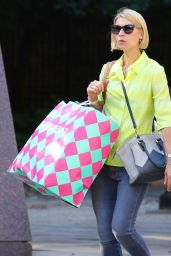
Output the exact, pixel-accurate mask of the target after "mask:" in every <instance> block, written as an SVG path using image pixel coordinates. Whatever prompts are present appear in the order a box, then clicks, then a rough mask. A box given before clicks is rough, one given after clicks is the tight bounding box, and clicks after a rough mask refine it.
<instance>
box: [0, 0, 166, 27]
mask: <svg viewBox="0 0 171 256" xmlns="http://www.w3.org/2000/svg"><path fill="white" fill-rule="evenodd" d="M123 6H127V7H130V8H133V9H135V10H139V11H146V10H147V9H149V8H157V9H159V8H161V7H165V6H166V7H167V6H171V0H155V1H153V0H143V1H139V0H116V1H113V0H99V1H96V0H79V1H78V0H36V1H35V0H0V20H1V21H3V22H4V21H5V22H11V21H14V20H20V21H21V19H24V20H25V19H28V20H30V21H34V22H35V21H40V20H42V19H44V18H46V17H48V16H49V15H51V14H52V13H54V12H56V11H59V10H61V11H64V12H67V13H70V14H71V13H72V14H75V15H86V14H99V15H112V14H113V13H114V11H115V10H117V9H118V8H120V7H123Z"/></svg>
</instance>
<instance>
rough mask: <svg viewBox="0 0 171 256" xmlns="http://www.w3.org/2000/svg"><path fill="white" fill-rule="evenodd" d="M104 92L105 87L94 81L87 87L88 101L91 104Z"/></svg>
mask: <svg viewBox="0 0 171 256" xmlns="http://www.w3.org/2000/svg"><path fill="white" fill-rule="evenodd" d="M103 91H104V85H103V84H102V83H101V82H99V81H97V80H94V81H92V82H91V83H90V84H89V85H88V87H87V95H88V100H90V101H91V102H93V101H96V100H97V98H98V95H99V93H101V92H103Z"/></svg>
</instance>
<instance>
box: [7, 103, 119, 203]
mask: <svg viewBox="0 0 171 256" xmlns="http://www.w3.org/2000/svg"><path fill="white" fill-rule="evenodd" d="M117 137H118V127H117V124H116V123H115V122H113V121H111V120H109V119H108V118H107V117H106V116H105V115H103V114H102V113H101V112H99V111H97V110H95V109H93V108H91V107H83V106H80V105H78V104H76V103H74V102H69V103H68V104H66V103H65V102H61V103H59V104H58V105H57V107H56V108H54V110H53V111H52V112H50V114H49V115H48V116H47V117H46V118H45V120H44V121H43V122H42V123H41V124H40V125H39V126H38V127H37V129H36V130H35V131H34V133H33V134H32V136H31V137H30V138H29V140H28V141H27V143H26V144H25V145H24V147H23V148H22V150H21V151H20V153H19V154H18V155H17V157H16V158H15V160H14V161H13V163H12V165H11V166H10V168H9V170H8V171H9V172H10V173H12V174H14V175H16V176H17V177H18V178H19V179H20V180H22V181H23V182H25V183H27V184H29V185H30V186H31V187H33V188H34V189H36V190H38V191H39V192H41V193H42V194H45V195H50V196H54V197H56V196H58V197H60V198H61V199H62V200H64V201H67V202H68V203H70V204H72V205H74V206H76V207H79V206H80V205H81V203H82V201H83V199H84V197H85V195H86V193H87V191H88V189H89V188H90V186H91V184H92V183H93V181H94V179H95V178H96V176H97V174H98V173H99V171H100V169H101V168H102V166H103V164H104V162H105V160H106V158H107V157H108V155H109V152H110V150H111V147H112V146H113V144H114V142H115V140H116V138H117Z"/></svg>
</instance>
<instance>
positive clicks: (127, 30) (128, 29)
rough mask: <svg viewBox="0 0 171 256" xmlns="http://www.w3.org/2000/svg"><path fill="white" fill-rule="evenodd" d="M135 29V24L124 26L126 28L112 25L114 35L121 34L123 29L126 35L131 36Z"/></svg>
mask: <svg viewBox="0 0 171 256" xmlns="http://www.w3.org/2000/svg"><path fill="white" fill-rule="evenodd" d="M134 28H135V25H133V24H127V25H124V26H120V25H114V24H113V25H111V32H112V33H113V34H114V35H118V34H119V32H120V31H121V29H123V31H124V32H125V34H131V33H132V32H133V30H134Z"/></svg>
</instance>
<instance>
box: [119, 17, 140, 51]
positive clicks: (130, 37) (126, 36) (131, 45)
mask: <svg viewBox="0 0 171 256" xmlns="http://www.w3.org/2000/svg"><path fill="white" fill-rule="evenodd" d="M114 25H115V26H114V30H115V31H114V35H115V38H116V42H117V46H118V48H119V49H120V50H122V51H124V52H128V51H132V50H134V49H136V50H137V49H139V44H140V39H142V30H141V29H140V28H139V27H137V26H136V25H135V24H134V23H133V22H131V21H130V20H128V19H126V18H122V17H119V18H118V19H117V20H116V22H115V24H114ZM123 26H124V27H123ZM121 27H123V28H121ZM124 30H125V31H124Z"/></svg>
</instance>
